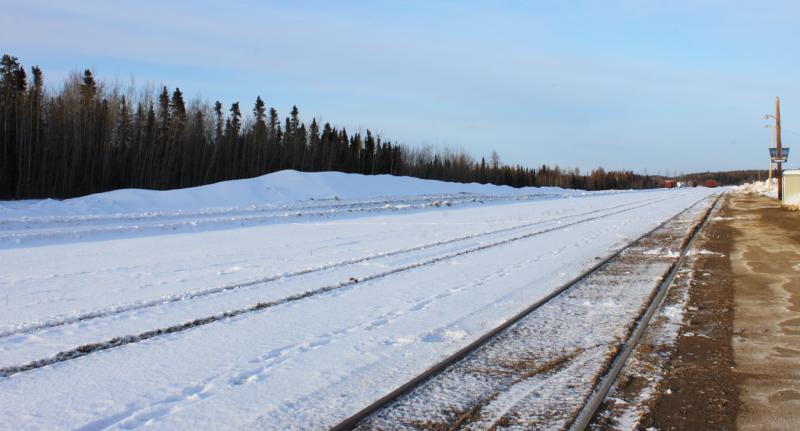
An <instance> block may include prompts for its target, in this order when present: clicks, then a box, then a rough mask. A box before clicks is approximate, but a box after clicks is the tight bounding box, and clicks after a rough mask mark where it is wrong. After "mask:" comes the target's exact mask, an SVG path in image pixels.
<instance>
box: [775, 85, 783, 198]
mask: <svg viewBox="0 0 800 431" xmlns="http://www.w3.org/2000/svg"><path fill="white" fill-rule="evenodd" d="M775 143H776V144H777V147H778V172H777V176H778V200H779V201H783V175H782V173H781V101H780V99H779V98H777V97H775Z"/></svg>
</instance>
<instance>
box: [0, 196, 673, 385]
mask: <svg viewBox="0 0 800 431" xmlns="http://www.w3.org/2000/svg"><path fill="white" fill-rule="evenodd" d="M659 201H661V199H648V200H642V201H636V202H630V203H626V204H622V205H616V206H613V207H607V208H603V209H599V210H593V211H588V212H584V213H580V214H574V215H571V216H566V217H562V218H559V219H557V220H546V221H539V222H534V223H529V224H526V225H523V226H514V227H510V228H504V229H500V230H496V231H491V232H485V233H481V234H475V235H471V236H465V237H460V238H456V239H451V240H446V241H442V242H437V243H430V244H426V245H422V246H417V247H413V248H410V249H404V250H397V251H394V252H389V253H385V254H381V255H379V256H367V257H363V258H359V259H356V260H355V261H354V260H348V261H346V262H344V263H342V264H341V265H352V264H354V263H358V262H363V261H366V260H370V259H376V258H379V257H386V256H387V255H397V254H402V253H411V252H416V251H419V250H421V249H425V248H433V247H436V246H440V245H442V244H444V243H455V242H459V241H465V240H466V239H475V238H478V237H487V236H490V235H498V234H509V233H515V235H512V236H508V237H504V238H501V239H498V240H495V241H490V242H486V243H482V244H480V245H475V246H468V247H463V248H461V249H458V250H456V251H451V252H447V253H444V254H440V255H437V256H435V257H433V258H429V259H424V260H419V261H416V262H413V263H410V264H406V265H401V266H398V267H395V268H392V269H390V270H387V271H382V272H378V273H374V274H371V275H368V276H366V277H362V278H361V279H350V280H347V281H343V282H339V283H333V284H329V285H325V286H322V287H318V288H315V289H311V290H306V291H303V292H300V293H297V294H294V295H290V296H285V297H282V298H280V299H276V300H270V301H265V302H258V303H256V304H251V305H248V306H245V307H241V308H237V309H233V310H230V311H225V312H221V313H216V314H212V315H207V316H202V317H199V318H195V319H192V320H189V321H184V322H181V323H178V324H174V325H169V326H164V327H158V328H154V329H150V330H147V331H144V332H140V333H137V334H130V335H124V336H115V337H111V338H106V339H103V340H102V341H97V342H91V343H85V344H81V345H79V346H76V347H75V348H72V349H68V350H64V351H61V352H58V353H56V354H55V355H52V356H48V357H46V358H41V359H36V360H32V361H28V362H26V363H22V364H19V365H10V366H5V367H3V368H0V377H8V376H11V375H13V374H17V373H20V372H25V371H29V370H33V369H37V368H42V367H45V366H48V365H53V364H57V363H61V362H65V361H69V360H72V359H75V358H79V357H82V356H86V355H89V354H91V353H95V352H99V351H103V350H108V349H112V348H116V347H120V346H123V345H127V344H131V343H138V342H141V341H144V340H148V339H151V338H155V337H159V336H162V335H166V334H172V333H176V332H181V331H185V330H188V329H192V328H196V327H199V326H203V325H207V324H210V323H213V322H217V321H220V320H224V319H229V318H232V317H237V316H241V315H245V314H248V313H253V312H257V311H261V310H264V309H267V308H270V307H274V306H277V305H282V304H286V303H289V302H294V301H299V300H302V299H306V298H309V297H312V296H317V295H320V294H323V293H327V292H331V291H334V290H338V289H343V288H348V287H354V286H355V285H357V284H359V283H364V282H367V281H371V280H376V279H380V278H384V277H387V276H390V275H393V274H397V273H400V272H405V271H409V270H413V269H416V268H420V267H424V266H430V265H434V264H436V263H439V262H442V261H445V260H449V259H453V258H455V257H459V256H464V255H466V254H471V253H475V252H479V251H482V250H486V249H490V248H494V247H500V246H503V245H506V244H509V243H512V242H517V241H521V240H524V239H527V238H531V237H534V236H538V235H542V234H545V233H549V232H553V231H557V230H561V229H566V228H569V227H572V226H575V225H578V224H582V223H587V222H590V221H593V220H598V219H602V218H606V217H611V216H613V215H616V214H621V213H625V212H628V211H632V210H635V209H638V208H642V207H644V206H647V205H651V204H654V203H657V202H659ZM587 216H588V217H587ZM575 218H578V219H577V220H573V221H568V222H565V220H570V219H575ZM542 225H545V227H543V228H539V229H535V230H533V231H530V232H519V231H520V230H524V229H529V228H531V227H536V226H539V227H542ZM548 225H552V226H548ZM341 265H340V266H341ZM333 266H335V265H333ZM329 269H331V268H330V266H329V267H324V268H318V269H315V270H313V271H324V270H329ZM307 272H311V271H306V272H302V273H307ZM296 275H301V274H300V273H298V274H296ZM280 278H284V279H285V278H286V275H282V276H281V277H280ZM276 279H277V278H276ZM270 280H271V279H267V280H259V281H256V282H250V283H247V284H240V285H236V286H225V287H220V288H215V289H216V290H207V291H204V292H200V293H195V294H194V296H188V297H186V296H185V297H181V298H175V299H173V300H172V301H171V302H177V301H182V300H186V299H187V298H188V299H192V298H198V297H201V296H208V295H211V294H214V293H220V292H225V291H231V290H235V289H238V288H241V287H244V286H251V285H256V284H261V283H266V282H268V281H270ZM169 302H170V300H169V299H167V300H165V299H163V298H162V299H159V300H158V301H156V302H153V303H148V304H134V305H132V306H130V307H129V308H125V309H115V310H106V311H105V312H102V311H99V312H93V313H90V314H85V315H82V316H76V317H72V318H66V319H61V320H55V321H49V322H45V323H42V324H38V325H33V326H29V327H25V328H18V329H17V330H16V331H7V332H6V333H5V334H3V335H4V336H9V335H18V334H22V333H29V332H35V331H39V330H43V329H49V328H54V327H58V326H63V325H68V324H72V323H77V322H84V321H87V320H92V319H99V318H103V317H109V316H111V315H114V314H121V313H125V312H128V311H132V310H140V309H143V308H149V307H155V306H159V305H164V304H165V303H169Z"/></svg>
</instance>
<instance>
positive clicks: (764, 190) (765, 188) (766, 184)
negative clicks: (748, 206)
mask: <svg viewBox="0 0 800 431" xmlns="http://www.w3.org/2000/svg"><path fill="white" fill-rule="evenodd" d="M732 190H733V191H734V192H737V193H750V194H757V195H763V196H767V197H770V198H773V199H778V179H777V178H772V179H771V180H764V181H753V182H752V183H745V184H742V185H739V186H734V187H732Z"/></svg>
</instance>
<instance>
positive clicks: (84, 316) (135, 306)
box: [0, 199, 661, 339]
mask: <svg viewBox="0 0 800 431" xmlns="http://www.w3.org/2000/svg"><path fill="white" fill-rule="evenodd" d="M660 201H661V199H642V200H637V201H634V202H627V203H624V204H619V205H613V206H610V207H605V208H601V209H596V210H592V211H586V212H582V213H578V214H572V215H568V216H563V217H558V218H552V219H548V220H540V221H536V222H531V223H525V224H521V225H517V226H511V227H506V228H502V229H496V230H492V231H487V232H481V233H477V234H471V235H464V236H460V237H456V238H451V239H446V240H441V241H434V242H430V243H426V244H421V245H418V246H414V247H409V248H404V249H398V250H391V251H387V252H381V253H376V254H372V255H367V256H361V257H355V258H351V259H345V260H341V261H338V262H333V263H330V264H326V265H321V266H317V267H314V268H305V269H301V270H297V271H292V272H288V273H283V274H274V275H271V276H268V277H264V278H259V279H256V280H250V281H245V282H242V283H233V284H225V285H222V286H216V287H212V288H208V289H202V290H198V291H195V292H189V293H181V294H176V295H171V296H165V297H161V298H157V299H153V300H149V301H144V302H135V303H128V304H122V305H117V306H114V307H110V308H105V309H99V310H93V311H89V312H85V313H81V314H78V315H74V316H64V317H54V318H51V319H48V320H45V321H44V322H36V323H28V324H24V323H23V324H18V325H16V327H13V329H8V330H5V331H0V339H3V338H6V337H10V336H15V335H22V334H29V333H32V332H36V331H40V330H43V329H51V328H55V327H58V326H65V325H70V324H74V323H78V322H84V321H87V320H92V319H98V318H104V317H110V316H114V315H118V314H122V313H127V312H130V311H137V310H142V309H146V308H151V307H157V306H161V305H165V304H170V303H174V302H179V301H186V300H191V299H195V298H200V297H204V296H208V295H214V294H218V293H223V292H228V291H233V290H236V289H240V288H244V287H250V286H255V285H258V284H266V283H271V282H274V281H278V280H287V279H290V278H295V277H299V276H303V275H309V274H313V273H317V272H323V271H329V270H332V269H337V268H342V267H346V266H350V265H355V264H359V263H364V262H369V261H371V260H376V259H381V258H386V257H392V256H398V255H402V254H407V253H414V252H418V251H422V250H426V249H430V248H434V247H439V246H443V245H448V244H453V243H458V242H462V241H469V240H473V239H477V238H481V237H486V236H491V235H497V234H502V233H508V232H513V231H516V230H522V229H527V228H530V227H533V226H537V225H543V224H548V223H555V222H559V221H563V220H568V219H571V218H575V217H582V216H586V215H589V214H596V213H598V212H602V211H608V210H613V209H617V208H621V207H625V206H629V205H637V204H641V203H643V202H644V203H646V204H650V203H653V202H660Z"/></svg>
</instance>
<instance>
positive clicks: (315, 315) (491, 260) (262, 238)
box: [0, 171, 715, 430]
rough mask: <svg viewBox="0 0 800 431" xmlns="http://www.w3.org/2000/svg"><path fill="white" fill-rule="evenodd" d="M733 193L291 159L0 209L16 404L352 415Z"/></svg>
mask: <svg viewBox="0 0 800 431" xmlns="http://www.w3.org/2000/svg"><path fill="white" fill-rule="evenodd" d="M714 192H715V191H714V189H705V188H695V189H680V190H654V191H618V192H599V193H594V192H592V193H590V192H583V191H571V190H562V189H554V188H542V189H540V188H524V189H511V188H508V187H497V186H489V185H479V184H456V183H443V182H438V181H425V180H418V179H411V178H399V177H391V176H373V177H367V176H361V175H346V174H337V173H315V174H308V173H298V172H293V171H284V172H279V173H275V174H270V175H266V176H264V177H260V178H255V179H251V180H241V181H230V182H225V183H219V184H214V185H210V186H204V187H197V188H193V189H185V190H173V191H164V192H153V191H142V190H119V191H114V192H109V193H103V194H99V195H93V196H87V197H84V198H78V199H71V200H66V201H54V200H44V201H22V202H0V262H2V265H0V308H2V309H3V313H0V416H2V417H3V419H4V424H5V425H6V426H9V427H11V428H14V429H76V428H80V429H84V430H90V429H130V428H136V427H138V426H142V425H147V426H150V427H155V428H158V429H175V428H183V429H189V428H191V429H195V428H214V429H241V428H259V429H320V428H325V427H330V426H332V425H334V424H336V423H337V422H338V421H340V420H342V419H344V418H346V417H348V416H349V415H351V414H353V413H354V412H356V411H358V410H360V409H361V408H363V407H364V406H365V405H367V404H369V403H370V402H371V401H373V400H375V399H377V398H380V397H381V396H383V395H384V394H386V393H388V392H390V391H391V390H393V389H394V388H396V387H397V386H399V385H401V384H402V383H404V382H406V381H408V380H409V379H411V378H412V377H414V376H415V375H417V374H419V373H420V372H421V371H423V370H425V369H426V368H428V367H429V366H430V365H432V364H434V363H436V362H438V361H439V360H441V359H442V358H444V357H446V356H447V355H449V354H451V353H453V352H455V351H457V350H458V349H459V348H461V347H463V346H465V345H467V344H469V343H470V342H471V341H472V340H474V339H476V338H478V337H479V336H480V335H482V334H483V333H485V332H486V331H488V330H490V329H492V328H494V327H495V326H497V325H498V324H499V323H500V322H503V321H504V320H505V319H507V318H509V317H510V316H513V315H514V314H516V313H517V312H518V311H519V310H521V309H523V308H525V307H526V306H527V305H528V304H530V303H532V302H535V301H536V300H537V299H540V298H542V297H544V296H546V295H547V294H548V293H549V292H551V291H552V290H553V289H555V288H557V287H558V286H560V285H561V284H563V283H564V282H565V281H567V280H569V279H571V278H572V277H575V276H576V275H577V274H579V273H580V272H581V271H582V270H583V269H585V268H587V267H589V266H591V265H592V264H593V262H595V261H596V259H597V258H598V257H600V258H602V257H603V256H607V255H609V254H611V253H612V252H613V251H615V250H617V249H619V248H621V247H623V246H625V245H626V244H628V243H629V242H630V241H631V240H632V239H633V238H636V237H638V236H639V235H641V234H642V233H644V232H646V231H648V230H650V229H652V228H653V227H655V226H657V225H658V224H660V223H661V222H663V221H665V220H667V219H668V218H670V217H672V216H673V215H675V214H677V213H679V212H681V211H682V210H684V209H686V208H688V207H690V206H691V205H693V204H694V203H696V202H698V201H700V200H702V199H703V198H705V197H707V196H708V195H710V194H711V193H714ZM312 199H313V200H312ZM436 202H438V203H439V205H435V203H436ZM444 202H447V204H444ZM448 204H449V205H448ZM87 346H88V347H87ZM2 376H5V377H2Z"/></svg>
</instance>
